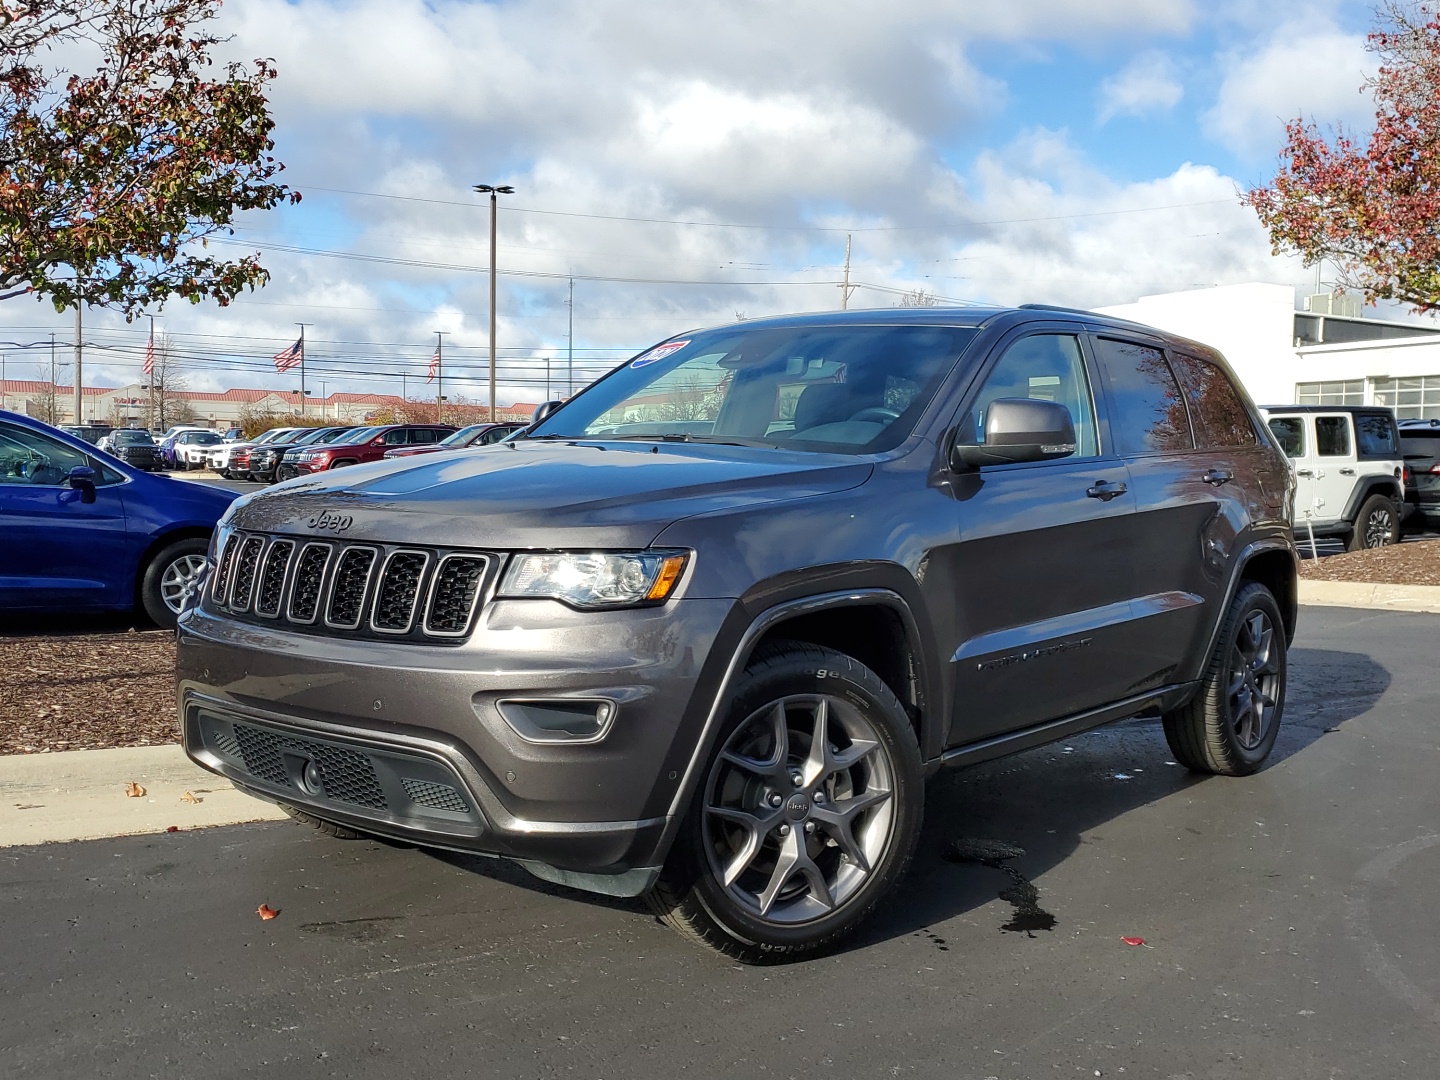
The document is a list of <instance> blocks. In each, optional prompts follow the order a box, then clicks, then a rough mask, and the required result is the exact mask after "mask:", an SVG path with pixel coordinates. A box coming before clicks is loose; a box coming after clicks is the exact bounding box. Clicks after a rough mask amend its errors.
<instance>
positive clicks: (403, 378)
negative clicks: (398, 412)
mask: <svg viewBox="0 0 1440 1080" xmlns="http://www.w3.org/2000/svg"><path fill="white" fill-rule="evenodd" d="M409 400H410V388H409V375H408V374H407V373H406V372H404V371H402V372H400V408H402V409H403V408H405V403H406V402H407V401H409Z"/></svg>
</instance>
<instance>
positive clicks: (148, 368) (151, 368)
mask: <svg viewBox="0 0 1440 1080" xmlns="http://www.w3.org/2000/svg"><path fill="white" fill-rule="evenodd" d="M143 370H144V372H145V374H146V375H153V374H155V331H153V330H152V331H150V342H149V344H147V345H146V346H145V367H144V369H143Z"/></svg>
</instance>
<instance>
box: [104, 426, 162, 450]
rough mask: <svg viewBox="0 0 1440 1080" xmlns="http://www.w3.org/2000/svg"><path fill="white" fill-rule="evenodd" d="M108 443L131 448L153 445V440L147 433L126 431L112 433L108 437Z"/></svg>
mask: <svg viewBox="0 0 1440 1080" xmlns="http://www.w3.org/2000/svg"><path fill="white" fill-rule="evenodd" d="M110 441H111V442H113V443H128V444H129V445H131V446H138V445H142V444H143V445H146V446H154V445H155V440H154V439H152V438H150V433H149V432H148V431H129V430H126V431H116V432H112V433H111V435H110Z"/></svg>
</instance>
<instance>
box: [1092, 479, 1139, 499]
mask: <svg viewBox="0 0 1440 1080" xmlns="http://www.w3.org/2000/svg"><path fill="white" fill-rule="evenodd" d="M1128 490H1129V488H1127V487H1126V486H1125V485H1124V484H1119V483H1112V482H1111V481H1109V480H1096V481H1095V483H1093V484H1091V485H1090V486H1089V487H1088V488H1086V489H1085V494H1086V495H1089V496H1090V498H1092V499H1099V500H1100V501H1101V502H1109V501H1110V500H1111V499H1113V498H1115V497H1116V496H1118V495H1124V494H1125V492H1126V491H1128Z"/></svg>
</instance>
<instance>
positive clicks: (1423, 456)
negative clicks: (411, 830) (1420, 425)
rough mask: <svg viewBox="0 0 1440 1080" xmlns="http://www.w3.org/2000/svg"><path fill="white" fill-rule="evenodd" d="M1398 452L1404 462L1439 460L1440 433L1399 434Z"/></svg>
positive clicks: (1407, 432)
mask: <svg viewBox="0 0 1440 1080" xmlns="http://www.w3.org/2000/svg"><path fill="white" fill-rule="evenodd" d="M1400 452H1401V453H1402V454H1404V455H1405V460H1406V461H1424V460H1440V431H1402V432H1400Z"/></svg>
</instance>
